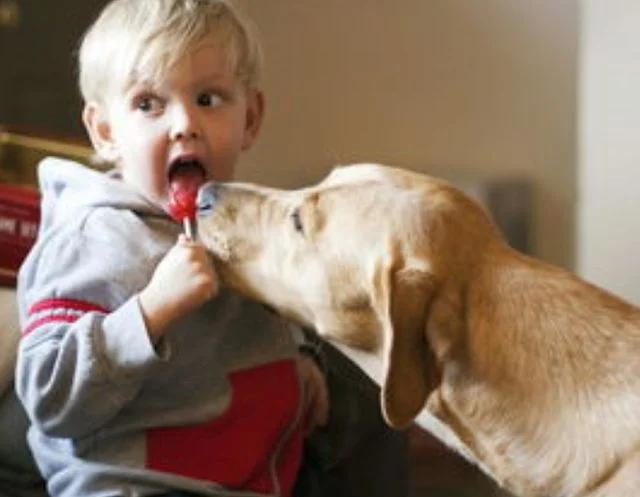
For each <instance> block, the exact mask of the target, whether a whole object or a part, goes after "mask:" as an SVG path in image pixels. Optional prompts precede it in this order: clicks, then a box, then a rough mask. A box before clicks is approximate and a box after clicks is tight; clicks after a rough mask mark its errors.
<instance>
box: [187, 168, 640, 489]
mask: <svg viewBox="0 0 640 497" xmlns="http://www.w3.org/2000/svg"><path fill="white" fill-rule="evenodd" d="M198 208H199V214H198V227H199V234H200V237H201V240H202V242H203V243H204V244H205V245H206V246H207V248H208V249H209V250H210V251H211V252H212V254H213V256H214V258H215V260H216V262H217V267H218V269H219V273H220V275H221V277H222V279H223V280H224V281H225V282H226V283H227V284H228V285H230V286H231V287H232V288H235V289H236V290H238V291H239V292H241V293H243V294H246V295H248V296H250V297H253V298H256V299H258V300H261V301H263V302H264V303H266V304H268V305H270V306H272V307H274V308H275V309H277V310H278V311H279V312H281V313H283V314H285V315H288V316H291V317H293V318H295V319H297V320H299V321H301V322H302V323H304V324H306V325H309V326H312V327H314V328H315V329H316V330H317V331H318V333H320V334H321V335H323V336H325V337H327V338H328V339H330V340H332V341H335V342H337V343H341V344H344V345H346V346H347V349H346V350H348V351H349V350H350V351H351V352H352V353H351V354H350V356H351V357H352V358H353V359H354V360H355V361H356V362H357V363H358V364H360V365H361V366H362V367H363V368H364V369H368V370H369V372H370V374H371V375H372V376H373V377H374V378H377V380H378V381H379V384H380V385H381V405H382V410H383V413H384V416H385V419H386V420H387V422H388V423H389V424H390V425H391V426H394V427H405V426H407V425H408V424H410V423H411V422H412V421H414V420H417V421H418V423H420V424H422V426H424V427H425V428H427V429H429V430H431V431H432V432H433V433H434V434H435V435H436V436H438V437H440V438H441V439H443V440H444V441H445V442H446V443H449V444H450V445H452V446H453V447H454V448H456V449H457V450H459V451H460V452H461V453H462V454H463V455H465V456H466V457H468V458H469V459H471V460H473V461H474V462H476V463H477V464H478V465H480V466H481V467H482V468H483V469H484V470H485V471H486V472H487V473H488V474H489V475H490V476H491V477H493V478H494V479H495V480H496V481H497V482H498V483H499V484H500V485H502V486H503V487H504V488H506V489H507V490H509V491H510V492H512V493H514V494H515V495H518V496H527V497H534V496H535V497H551V496H554V497H587V496H588V497H596V496H597V497H605V496H606V497H637V496H638V495H640V310H639V309H638V308H636V307H634V306H633V305H630V304H629V303H627V302H624V301H622V300H620V299H618V298H616V297H615V296H613V295H611V294H609V293H607V292H606V291H604V290H601V289H599V288H596V287H595V286H593V285H591V284H589V283H586V282H585V281H582V280H580V279H579V278H577V277H576V276H574V275H572V274H570V273H568V272H567V271H564V270H562V269H560V268H558V267H554V266H552V265H549V264H546V263H544V262H541V261H539V260H536V259H533V258H531V257H528V256H525V255H523V254H521V253H518V252H516V251H514V250H513V249H511V248H510V247H509V246H508V245H507V244H506V242H505V241H504V239H503V237H502V236H501V235H500V233H499V232H498V230H497V228H496V226H495V225H494V224H493V222H492V221H491V219H490V218H489V217H488V216H487V214H486V213H485V211H484V209H483V208H482V207H481V206H479V205H478V204H477V203H476V202H475V201H473V200H472V199H470V198H469V197H467V196H466V195H465V194H463V193H462V192H461V191H459V190H458V189H456V188H455V187H454V186H452V185H450V184H448V183H446V182H444V181H441V180H438V179H435V178H432V177H429V176H426V175H421V174H417V173H413V172H409V171H405V170H400V169H394V168H390V167H385V166H379V165H371V164H360V165H352V166H346V167H340V168H337V169H335V170H334V171H333V172H332V173H331V174H330V175H329V176H328V177H327V178H326V179H325V180H324V181H322V182H321V183H319V184H318V185H316V186H312V187H309V188H304V189H300V190H294V191H280V190H274V189H268V188H264V187H259V186H256V185H249V184H241V183H230V184H213V183H209V184H207V185H205V186H203V187H202V188H201V190H200V192H199V198H198ZM356 351H364V352H360V353H358V352H356Z"/></svg>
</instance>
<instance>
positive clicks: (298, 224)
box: [291, 209, 304, 234]
mask: <svg viewBox="0 0 640 497" xmlns="http://www.w3.org/2000/svg"><path fill="white" fill-rule="evenodd" d="M291 221H292V222H293V227H294V229H295V230H296V231H297V232H298V233H302V234H304V226H303V225H302V219H301V218H300V210H299V209H296V210H295V211H293V212H292V213H291Z"/></svg>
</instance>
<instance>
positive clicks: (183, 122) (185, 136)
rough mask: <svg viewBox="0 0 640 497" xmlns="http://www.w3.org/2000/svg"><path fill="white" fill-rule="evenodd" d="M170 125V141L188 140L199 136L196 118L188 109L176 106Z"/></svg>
mask: <svg viewBox="0 0 640 497" xmlns="http://www.w3.org/2000/svg"><path fill="white" fill-rule="evenodd" d="M172 117H173V119H172V124H171V139H172V140H189V139H195V138H198V137H199V136H200V128H199V127H198V121H197V118H196V117H195V116H194V115H193V113H192V112H190V111H189V109H187V108H184V107H182V106H177V107H176V108H174V109H173V116H172Z"/></svg>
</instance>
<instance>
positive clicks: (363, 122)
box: [240, 0, 578, 267]
mask: <svg viewBox="0 0 640 497" xmlns="http://www.w3.org/2000/svg"><path fill="white" fill-rule="evenodd" d="M243 5H244V6H245V8H246V10H247V11H248V12H249V13H250V15H251V16H252V17H253V19H254V20H255V22H256V24H257V25H258V26H259V28H260V32H261V36H262V40H263V43H264V46H265V54H266V62H267V66H266V72H265V78H264V87H265V90H266V92H267V97H268V109H267V117H266V121H265V127H264V129H263V134H262V136H261V138H260V141H259V142H258V144H257V146H256V147H255V149H254V150H253V151H252V152H250V154H249V155H248V156H246V157H245V159H244V160H243V163H242V167H241V168H240V177H241V178H242V179H249V180H258V181H263V182H267V183H269V184H272V185H278V186H299V185H304V184H306V183H309V182H311V181H314V180H317V179H319V178H320V177H322V176H323V175H324V174H325V173H326V172H327V170H328V169H329V168H330V167H331V165H332V164H335V163H345V162H351V161H361V160H362V161H377V162H386V163H392V164H397V165H401V166H406V167H410V168H414V169H419V170H422V171H426V172H429V171H431V172H440V171H444V172H445V173H446V175H447V176H452V177H454V178H456V177H466V176H469V175H471V176H483V175H489V176H494V175H505V174H516V175H524V176H527V177H530V178H531V179H532V181H533V182H534V184H535V188H536V206H535V238H536V244H537V250H536V252H537V254H538V255H539V256H541V257H543V258H545V259H547V260H550V261H552V262H555V263H558V264H561V265H564V266H568V267H571V266H572V265H573V239H574V203H575V197H576V195H575V191H576V187H575V184H576V164H575V163H576V153H575V150H576V137H575V132H576V131H575V107H576V91H575V88H576V65H577V38H578V34H577V33H578V13H577V10H578V7H577V0H535V1H531V0H484V1H481V2H480V1H478V2H474V1H469V0H322V1H318V0H303V1H300V0H244V1H243Z"/></svg>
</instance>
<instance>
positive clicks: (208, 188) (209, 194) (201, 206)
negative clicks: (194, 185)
mask: <svg viewBox="0 0 640 497" xmlns="http://www.w3.org/2000/svg"><path fill="white" fill-rule="evenodd" d="M219 198H220V185H219V184H218V183H215V182H213V181H209V182H207V183H205V184H204V185H202V186H201V187H200V189H199V190H198V196H197V198H196V209H197V211H198V217H206V216H208V215H210V214H211V213H212V212H213V209H214V208H215V205H216V202H217V201H218V199H219Z"/></svg>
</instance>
